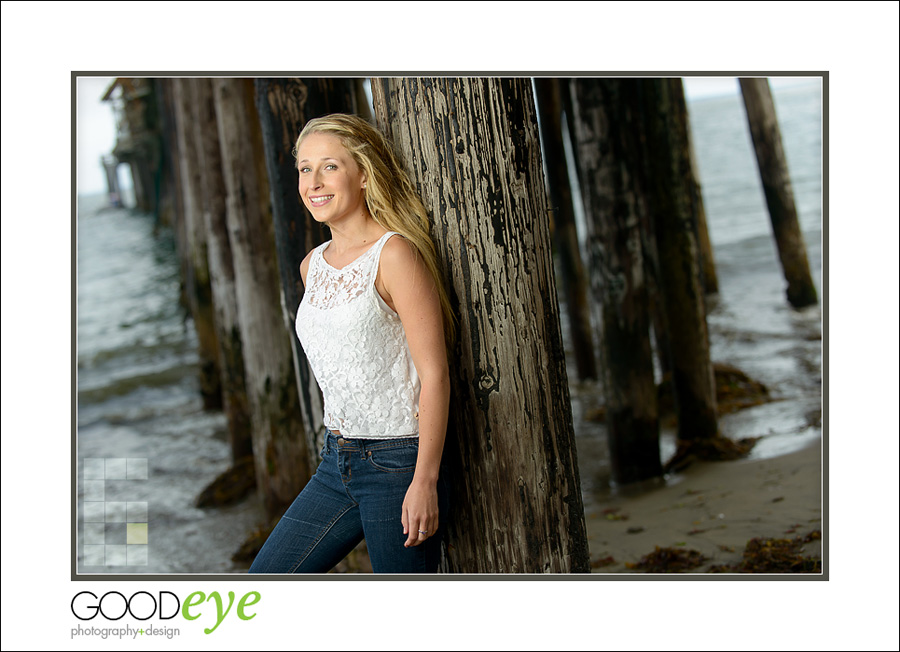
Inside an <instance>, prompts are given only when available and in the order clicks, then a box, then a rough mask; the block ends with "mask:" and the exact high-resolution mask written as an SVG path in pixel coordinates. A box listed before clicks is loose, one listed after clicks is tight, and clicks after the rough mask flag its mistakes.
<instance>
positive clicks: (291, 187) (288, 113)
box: [256, 78, 356, 468]
mask: <svg viewBox="0 0 900 652" xmlns="http://www.w3.org/2000/svg"><path fill="white" fill-rule="evenodd" d="M354 86H355V84H354V81H353V80H352V79H297V78H293V79H290V78H277V79H266V78H261V79H257V80H256V108H257V110H258V112H259V117H260V122H261V126H262V133H263V146H264V149H265V155H266V169H267V171H268V177H269V185H270V191H271V199H272V219H273V222H274V226H275V248H276V250H277V252H278V267H279V270H280V275H281V284H282V285H281V291H282V294H283V296H284V315H283V316H284V327H285V330H286V331H287V332H288V333H289V334H290V341H291V349H292V351H293V360H294V371H295V373H296V375H297V385H298V389H299V392H300V405H301V408H302V409H303V417H304V424H305V426H306V437H307V447H308V450H309V455H310V468H316V466H318V462H319V458H318V455H319V450H321V444H322V443H324V441H323V440H321V439H320V438H322V437H324V429H325V425H324V423H323V415H322V395H321V392H320V391H319V388H318V385H317V384H316V380H315V378H314V377H313V375H312V371H311V370H310V368H309V363H308V362H307V360H306V355H305V354H304V352H303V347H302V346H301V345H300V341H299V340H298V339H297V333H296V329H295V328H294V320H295V318H296V316H297V307H298V306H299V305H300V300H301V299H302V298H303V279H301V278H300V263H301V262H302V261H303V258H304V256H306V254H307V252H308V251H309V250H310V249H312V248H313V247H315V246H316V245H318V244H321V243H322V242H324V241H325V240H327V239H328V238H329V235H328V230H327V229H326V228H325V227H324V226H322V225H321V224H319V223H318V222H316V220H314V219H313V217H312V215H310V214H309V211H308V210H307V209H306V206H304V205H303V202H302V201H301V199H300V195H299V191H298V189H297V183H298V173H297V165H296V161H295V160H294V156H293V155H292V153H291V152H292V150H293V148H294V143H295V142H296V140H297V136H299V135H300V131H301V130H302V129H303V126H304V125H305V124H306V123H307V122H308V121H309V120H311V119H312V118H315V117H317V116H321V115H326V114H328V113H355V109H356V102H355V98H354V91H355V89H354Z"/></svg>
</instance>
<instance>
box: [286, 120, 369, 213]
mask: <svg viewBox="0 0 900 652" xmlns="http://www.w3.org/2000/svg"><path fill="white" fill-rule="evenodd" d="M297 169H298V171H299V173H300V183H299V190H300V197H301V198H302V199H303V203H304V204H306V207H307V208H308V209H309V212H310V213H312V216H313V217H314V218H315V219H316V221H318V222H325V223H326V224H335V223H337V222H338V221H340V220H343V219H345V218H347V217H352V216H354V215H356V214H359V213H363V214H364V212H365V196H364V192H363V188H364V187H365V183H366V175H365V173H364V172H363V171H362V170H360V169H359V166H357V165H356V161H354V160H353V157H352V156H350V153H349V152H348V151H347V150H346V149H344V146H343V145H341V141H340V139H338V137H337V136H333V135H331V134H323V133H312V134H309V135H308V136H306V137H305V138H304V139H303V140H302V141H301V142H300V147H299V149H298V150H297Z"/></svg>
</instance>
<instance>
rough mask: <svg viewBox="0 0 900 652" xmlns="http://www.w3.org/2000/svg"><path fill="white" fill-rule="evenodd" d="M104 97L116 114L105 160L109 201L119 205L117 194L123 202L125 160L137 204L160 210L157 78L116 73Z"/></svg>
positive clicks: (160, 148)
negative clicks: (113, 137) (111, 145)
mask: <svg viewBox="0 0 900 652" xmlns="http://www.w3.org/2000/svg"><path fill="white" fill-rule="evenodd" d="M101 99H102V101H104V102H110V103H111V104H112V107H113V112H114V114H115V118H116V145H115V147H114V148H113V151H112V152H111V153H110V154H109V155H107V156H104V157H103V160H102V164H103V167H104V169H105V171H106V178H107V186H108V189H109V196H110V203H113V204H114V205H116V204H115V203H114V201H113V197H114V196H115V197H116V198H117V200H118V202H119V204H118V205H121V198H122V193H121V188H120V187H119V182H118V175H117V169H118V166H119V164H120V163H126V164H128V166H129V168H130V171H131V178H132V181H133V182H134V200H135V204H136V208H137V209H138V210H141V211H146V212H148V213H157V214H158V209H159V194H160V193H159V190H160V183H159V178H160V174H159V172H160V163H161V158H162V141H161V129H160V119H159V108H158V104H157V99H156V92H155V84H154V80H153V79H148V78H144V77H116V79H115V80H113V82H112V83H111V84H110V85H109V88H107V89H106V92H105V93H104V94H103V97H102V98H101Z"/></svg>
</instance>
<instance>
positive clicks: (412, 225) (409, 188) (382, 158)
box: [292, 113, 456, 349]
mask: <svg viewBox="0 0 900 652" xmlns="http://www.w3.org/2000/svg"><path fill="white" fill-rule="evenodd" d="M312 133H325V134H331V135H333V136H337V138H338V139H339V140H340V141H341V145H343V146H344V149H346V150H347V152H349V153H350V156H352V157H353V160H354V161H355V162H356V164H357V165H358V166H359V168H360V169H361V170H363V171H364V172H365V173H366V189H365V198H366V208H368V210H369V215H371V216H372V219H374V220H375V221H376V222H377V223H378V224H380V225H381V226H383V227H384V228H385V229H387V230H388V231H396V232H397V233H399V234H401V235H402V236H403V237H404V238H406V239H407V240H408V241H409V242H410V243H411V244H412V245H413V247H414V248H415V250H416V251H417V252H418V254H419V255H420V256H421V257H422V260H423V262H424V263H425V266H426V267H427V268H428V271H429V272H430V273H431V276H432V279H433V280H434V285H435V288H436V289H437V292H438V295H439V296H440V300H441V311H442V313H443V318H444V335H445V338H446V340H447V346H448V349H449V348H450V347H451V346H452V343H453V339H454V336H455V332H456V329H455V326H454V317H453V311H452V309H451V307H450V300H449V298H448V296H447V291H446V289H445V288H444V283H443V278H442V276H441V272H440V266H439V265H438V256H437V250H436V248H435V246H434V240H432V238H431V222H430V221H429V219H428V212H427V211H426V210H425V205H424V204H423V203H422V200H421V198H420V197H419V193H418V192H417V191H416V189H415V186H414V185H413V183H412V180H411V179H410V177H409V175H408V174H407V173H406V170H404V169H403V166H402V165H401V164H400V160H399V159H398V158H397V156H396V154H395V153H394V150H393V148H392V147H391V145H390V143H389V142H388V140H387V138H385V137H384V135H383V134H382V133H381V132H380V131H378V130H377V129H376V128H375V127H373V126H372V125H370V124H369V123H368V122H366V121H365V120H363V119H362V118H360V117H359V116H356V115H351V114H346V113H333V114H331V115H326V116H322V117H319V118H314V119H312V120H310V121H309V122H307V123H306V125H305V126H304V127H303V130H302V131H301V132H300V135H299V136H298V137H297V142H296V143H295V145H294V150H293V152H292V153H293V155H294V158H296V157H297V152H298V150H299V149H300V143H301V142H302V141H303V139H304V138H305V137H306V136H308V135H309V134H312Z"/></svg>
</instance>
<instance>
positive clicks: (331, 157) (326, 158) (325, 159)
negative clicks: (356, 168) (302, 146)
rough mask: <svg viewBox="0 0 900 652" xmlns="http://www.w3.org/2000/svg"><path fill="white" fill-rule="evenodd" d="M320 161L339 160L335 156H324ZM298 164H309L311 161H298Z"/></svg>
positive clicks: (306, 159)
mask: <svg viewBox="0 0 900 652" xmlns="http://www.w3.org/2000/svg"><path fill="white" fill-rule="evenodd" d="M319 160H320V161H337V160H338V159H336V158H334V157H333V156H323V157H322V158H320V159H319ZM297 163H298V164H299V163H309V159H308V158H304V159H300V160H299V161H297Z"/></svg>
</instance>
